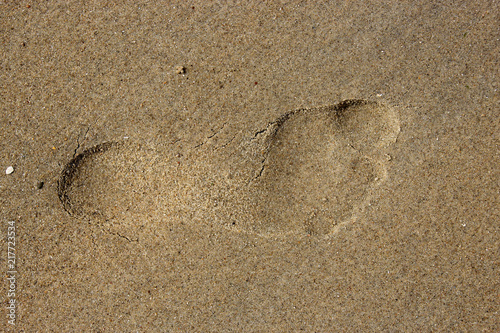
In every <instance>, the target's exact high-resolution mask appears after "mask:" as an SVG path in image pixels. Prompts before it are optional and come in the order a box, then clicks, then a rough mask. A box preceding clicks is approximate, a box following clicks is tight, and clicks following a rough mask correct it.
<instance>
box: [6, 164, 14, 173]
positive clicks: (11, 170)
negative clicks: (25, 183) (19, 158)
mask: <svg viewBox="0 0 500 333" xmlns="http://www.w3.org/2000/svg"><path fill="white" fill-rule="evenodd" d="M13 172H14V168H13V167H11V166H10V167H8V168H7V169H6V170H5V174H6V175H10V174H11V173H13Z"/></svg>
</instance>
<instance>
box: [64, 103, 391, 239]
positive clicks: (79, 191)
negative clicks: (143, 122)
mask: <svg viewBox="0 0 500 333" xmlns="http://www.w3.org/2000/svg"><path fill="white" fill-rule="evenodd" d="M398 133H399V122H398V119H397V116H396V113H395V112H394V111H393V110H392V109H391V108H389V107H387V106H385V105H383V104H380V103H375V102H367V101H362V100H348V101H344V102H342V103H340V104H337V105H334V106H328V107H320V108H314V109H303V110H297V111H292V112H289V113H287V114H285V115H283V116H282V117H281V118H279V119H278V120H277V121H275V122H273V123H270V124H269V125H268V126H267V128H266V129H263V130H260V131H257V132H256V133H255V135H254V136H253V137H251V138H248V139H243V140H241V141H240V142H239V143H235V142H230V143H229V142H228V143H227V144H224V145H223V146H224V148H225V149H224V150H222V149H218V148H220V147H216V146H214V145H211V144H210V142H207V144H205V145H203V146H202V147H201V149H199V148H200V145H197V146H196V147H193V148H191V149H184V151H183V152H182V154H181V153H176V152H175V149H174V148H172V152H171V153H168V152H166V153H165V152H163V153H162V152H159V151H157V150H155V149H154V148H148V147H143V146H141V145H139V144H136V143H124V142H122V143H104V144H101V145H98V146H95V147H93V148H90V149H88V150H86V151H84V152H83V153H81V154H79V155H77V156H76V157H75V158H73V159H72V160H71V161H70V162H69V163H68V164H67V165H66V167H65V169H64V170H63V172H62V175H61V178H60V180H59V188H58V193H59V198H60V199H61V201H62V203H63V206H64V208H65V210H66V211H67V212H68V213H69V214H70V215H71V216H74V217H76V218H80V219H86V220H87V221H89V222H90V223H93V224H97V225H100V226H102V227H104V228H105V229H106V230H108V231H110V232H111V233H114V234H117V235H120V236H122V237H125V238H127V239H129V240H133V239H136V237H137V234H138V232H140V230H141V229H143V228H145V227H147V225H146V223H156V226H155V228H156V229H158V227H159V226H161V225H162V223H161V222H158V221H162V220H165V219H168V218H170V217H175V216H181V215H182V216H185V217H187V218H188V219H190V218H192V219H195V218H196V220H197V221H202V222H201V223H203V221H205V222H206V223H210V224H213V223H216V224H220V225H222V226H224V227H227V228H229V229H233V230H237V231H244V232H252V233H256V234H259V235H262V236H280V235H284V236H286V235H292V234H299V235H301V234H310V235H320V236H321V235H329V234H332V233H333V232H335V230H336V229H337V228H338V226H340V225H341V224H343V223H346V222H349V221H352V220H353V219H354V216H355V214H356V213H357V212H358V211H360V210H361V209H362V208H363V206H364V204H365V202H366V201H367V200H368V199H369V195H370V192H371V190H372V189H373V188H374V187H376V186H377V185H378V184H380V183H381V182H382V181H383V180H384V179H385V178H386V176H387V166H386V164H387V157H386V153H387V148H388V147H389V146H390V145H391V144H392V143H394V142H395V140H396V137H397V135H398ZM212 137H213V136H211V138H212ZM195 148H198V149H195ZM179 156H183V157H182V163H181V162H180V161H179ZM151 221H157V222H151Z"/></svg>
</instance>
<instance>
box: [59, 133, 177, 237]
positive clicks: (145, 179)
mask: <svg viewBox="0 0 500 333" xmlns="http://www.w3.org/2000/svg"><path fill="white" fill-rule="evenodd" d="M168 172H169V165H168V163H167V161H165V159H164V158H160V156H159V155H158V153H157V152H156V151H154V150H153V149H150V148H146V147H142V146H141V145H139V144H133V143H128V142H107V143H103V144H100V145H97V146H95V147H92V148H90V149H87V150H85V151H84V152H82V153H81V154H79V155H77V156H76V157H75V158H73V159H72V160H71V161H70V162H69V163H68V164H67V165H66V167H65V168H64V170H63V172H62V175H61V178H60V180H59V186H58V194H59V198H60V200H61V202H62V203H63V206H64V208H65V210H66V211H67V212H68V213H69V214H70V215H71V216H73V217H76V218H81V219H87V220H88V221H89V222H91V223H92V224H96V225H99V226H102V227H104V228H105V229H106V230H108V231H109V232H111V233H113V234H116V235H120V236H122V237H124V238H127V239H129V240H134V239H136V238H137V232H138V230H140V229H141V228H143V227H144V223H145V221H146V220H147V219H148V218H156V217H158V216H157V215H158V213H161V212H163V213H165V212H166V211H168V209H165V210H164V211H162V209H161V208H159V207H165V201H169V200H170V201H172V202H175V200H173V199H172V198H169V196H168V195H166V193H169V191H168V189H169V187H170V186H172V182H173V179H172V177H168V176H167V175H166V173H168Z"/></svg>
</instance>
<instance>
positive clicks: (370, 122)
mask: <svg viewBox="0 0 500 333" xmlns="http://www.w3.org/2000/svg"><path fill="white" fill-rule="evenodd" d="M398 132H399V124H398V121H397V117H396V114H395V113H394V111H392V110H391V109H390V108H388V107H386V106H384V105H381V104H378V103H374V102H366V101H360V100H349V101H345V102H342V103H340V104H338V105H335V106H329V107H322V108H316V109H304V110H298V111H293V112H290V113H288V114H286V115H285V116H283V117H282V118H280V119H279V120H278V121H276V122H275V123H274V124H273V125H272V126H270V128H269V129H268V131H267V133H266V136H267V137H266V138H265V141H266V143H267V149H266V153H265V154H266V158H265V160H264V162H263V169H262V172H261V173H260V174H259V176H258V177H256V178H255V180H254V181H253V182H252V184H251V187H252V191H253V192H254V193H255V196H254V198H253V199H254V206H255V207H256V216H257V218H256V219H255V221H256V222H255V223H252V224H251V225H248V226H247V228H249V229H251V230H252V231H255V232H257V233H259V234H263V235H280V234H289V233H306V234H315V235H327V234H330V233H332V232H333V231H335V229H336V226H338V225H340V224H342V223H344V222H347V221H349V220H351V219H352V217H353V214H354V213H355V212H356V211H357V210H359V209H361V208H362V206H363V203H364V202H365V201H366V199H367V197H368V195H369V192H370V190H371V189H372V188H373V187H374V186H375V185H377V184H379V183H380V181H382V180H383V179H384V178H385V177H386V167H385V164H384V162H385V161H384V159H383V156H384V152H385V149H386V148H387V147H388V146H389V145H390V144H391V143H393V142H394V141H395V139H396V136H397V133H398Z"/></svg>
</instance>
